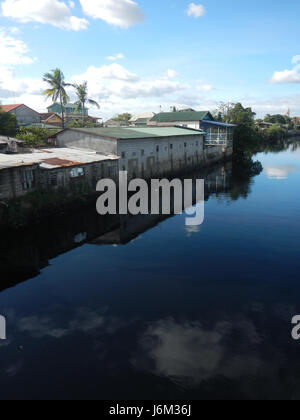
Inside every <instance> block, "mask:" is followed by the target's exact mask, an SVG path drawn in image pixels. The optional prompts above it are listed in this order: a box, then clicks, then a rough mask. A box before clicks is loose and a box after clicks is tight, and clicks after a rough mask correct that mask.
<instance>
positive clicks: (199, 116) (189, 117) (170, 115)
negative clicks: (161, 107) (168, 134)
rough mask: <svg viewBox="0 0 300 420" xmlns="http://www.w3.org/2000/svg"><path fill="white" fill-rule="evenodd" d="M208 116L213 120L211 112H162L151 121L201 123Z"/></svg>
mask: <svg viewBox="0 0 300 420" xmlns="http://www.w3.org/2000/svg"><path fill="white" fill-rule="evenodd" d="M206 116H209V117H211V118H212V115H211V113H210V112H209V111H199V112H197V111H195V112H194V111H187V112H161V113H160V114H156V115H155V116H154V117H153V118H152V120H151V121H156V122H176V121H201V120H203V119H204V118H205V117H206Z"/></svg>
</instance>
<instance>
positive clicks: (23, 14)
mask: <svg viewBox="0 0 300 420" xmlns="http://www.w3.org/2000/svg"><path fill="white" fill-rule="evenodd" d="M69 6H70V7H71V8H72V3H71V4H69ZM70 7H68V6H67V4H66V3H65V2H63V1H59V0H38V1H37V0H4V1H3V3H2V5H1V8H2V14H3V16H5V17H7V18H12V19H16V20H18V21H20V22H23V23H28V22H38V23H47V24H51V25H53V26H57V27H59V28H62V29H67V30H74V31H80V30H84V29H87V27H88V25H89V22H88V21H87V20H86V19H83V18H78V17H76V16H72V12H71V9H70Z"/></svg>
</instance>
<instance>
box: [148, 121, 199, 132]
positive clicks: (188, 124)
mask: <svg viewBox="0 0 300 420" xmlns="http://www.w3.org/2000/svg"><path fill="white" fill-rule="evenodd" d="M200 124H201V121H173V122H170V123H166V122H150V123H149V124H148V125H149V126H158V127H165V126H169V127H174V126H175V125H177V126H179V127H186V128H192V129H194V130H200Z"/></svg>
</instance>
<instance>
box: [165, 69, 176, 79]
mask: <svg viewBox="0 0 300 420" xmlns="http://www.w3.org/2000/svg"><path fill="white" fill-rule="evenodd" d="M167 77H168V79H176V77H178V73H177V72H176V71H175V70H172V69H169V70H168V71H167Z"/></svg>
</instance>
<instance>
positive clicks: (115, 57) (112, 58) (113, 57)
mask: <svg viewBox="0 0 300 420" xmlns="http://www.w3.org/2000/svg"><path fill="white" fill-rule="evenodd" d="M124 58H125V56H124V54H122V53H119V54H115V55H110V56H109V57H106V59H107V60H110V61H117V60H123V59H124Z"/></svg>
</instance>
